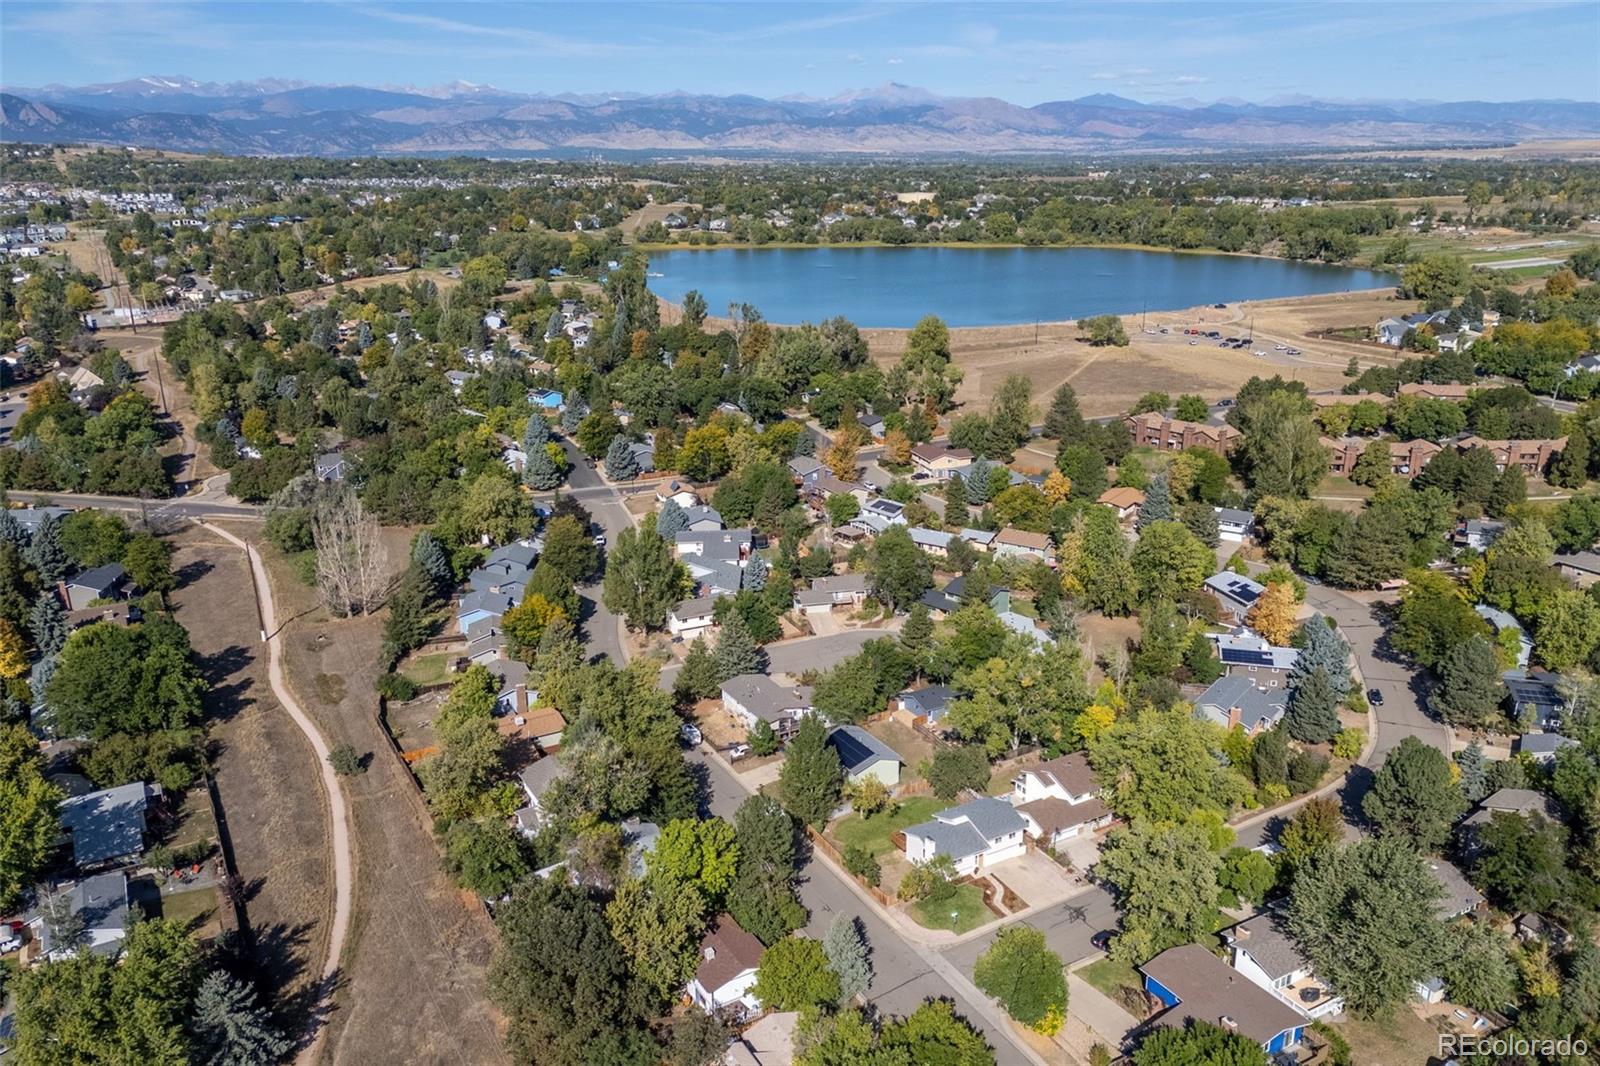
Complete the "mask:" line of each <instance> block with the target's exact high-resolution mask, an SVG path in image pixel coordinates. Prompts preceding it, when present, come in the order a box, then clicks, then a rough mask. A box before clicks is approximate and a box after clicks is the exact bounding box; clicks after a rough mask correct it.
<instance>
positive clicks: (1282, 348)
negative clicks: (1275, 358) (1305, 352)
mask: <svg viewBox="0 0 1600 1066" xmlns="http://www.w3.org/2000/svg"><path fill="white" fill-rule="evenodd" d="M1272 350H1273V351H1275V352H1286V351H1288V350H1289V346H1288V345H1287V344H1274V345H1273V346H1272Z"/></svg>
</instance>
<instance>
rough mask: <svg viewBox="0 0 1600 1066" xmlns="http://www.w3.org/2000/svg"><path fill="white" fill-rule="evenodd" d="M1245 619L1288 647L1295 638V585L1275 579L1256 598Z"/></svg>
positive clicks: (1279, 644) (1275, 642)
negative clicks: (1259, 596) (1258, 597)
mask: <svg viewBox="0 0 1600 1066" xmlns="http://www.w3.org/2000/svg"><path fill="white" fill-rule="evenodd" d="M1245 620H1246V621H1247V622H1248V623H1249V624H1250V628H1251V629H1254V630H1255V631H1256V632H1257V633H1260V634H1261V635H1262V636H1263V637H1266V638H1267V640H1269V641H1271V642H1272V643H1273V644H1276V645H1278V646H1280V647H1287V646H1288V645H1289V642H1290V640H1292V639H1293V638H1294V629H1295V602H1294V586H1293V585H1290V584H1289V583H1288V582H1285V581H1274V582H1272V583H1270V584H1268V585H1267V590H1266V591H1265V592H1263V593H1262V594H1261V598H1260V599H1258V600H1256V603H1255V606H1254V607H1252V608H1250V613H1249V614H1248V615H1247V616H1246V618H1245Z"/></svg>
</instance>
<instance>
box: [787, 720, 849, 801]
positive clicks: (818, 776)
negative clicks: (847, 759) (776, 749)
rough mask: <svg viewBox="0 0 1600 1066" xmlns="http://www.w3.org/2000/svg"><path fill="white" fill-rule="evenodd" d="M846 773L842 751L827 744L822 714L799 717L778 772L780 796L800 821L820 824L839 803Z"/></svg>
mask: <svg viewBox="0 0 1600 1066" xmlns="http://www.w3.org/2000/svg"><path fill="white" fill-rule="evenodd" d="M843 775H844V771H843V769H842V768H841V767H840V765H839V753H838V751H836V750H835V749H833V748H831V747H829V746H828V739H827V727H826V726H824V725H823V724H822V719H821V717H819V716H818V715H815V714H808V715H806V716H805V717H804V718H802V719H800V727H799V729H797V730H796V731H795V734H794V736H793V737H792V738H790V740H789V744H788V747H787V748H786V749H785V751H784V758H783V770H782V771H781V772H780V773H779V774H778V798H779V799H780V800H782V801H783V805H784V807H785V808H786V809H787V810H788V812H789V813H790V814H792V815H794V816H795V818H797V819H798V820H799V821H801V822H803V823H805V824H806V825H809V826H813V827H817V828H820V827H821V826H822V825H823V824H824V823H825V822H827V820H828V816H829V815H831V814H832V813H833V809H834V808H835V807H837V806H838V805H839V790H840V785H841V780H842V778H843Z"/></svg>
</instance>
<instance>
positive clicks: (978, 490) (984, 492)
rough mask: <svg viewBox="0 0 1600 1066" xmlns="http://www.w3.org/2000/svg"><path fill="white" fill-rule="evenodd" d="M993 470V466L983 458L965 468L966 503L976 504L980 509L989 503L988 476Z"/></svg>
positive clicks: (980, 457) (975, 460)
mask: <svg viewBox="0 0 1600 1066" xmlns="http://www.w3.org/2000/svg"><path fill="white" fill-rule="evenodd" d="M993 470H994V464H993V463H991V462H989V460H987V459H985V458H984V457H983V456H981V455H980V456H978V457H977V458H976V459H974V460H972V465H971V466H969V467H967V478H966V488H967V502H968V503H975V504H978V505H979V506H980V507H981V506H982V505H983V504H986V503H988V502H989V497H990V496H991V495H992V493H991V491H990V489H991V486H990V484H989V475H990V473H991V472H993Z"/></svg>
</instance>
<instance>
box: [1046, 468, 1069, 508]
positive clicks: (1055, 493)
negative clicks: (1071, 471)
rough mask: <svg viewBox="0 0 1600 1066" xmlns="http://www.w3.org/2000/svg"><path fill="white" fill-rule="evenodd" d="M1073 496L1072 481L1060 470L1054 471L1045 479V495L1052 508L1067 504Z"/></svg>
mask: <svg viewBox="0 0 1600 1066" xmlns="http://www.w3.org/2000/svg"><path fill="white" fill-rule="evenodd" d="M1071 494H1072V479H1071V478H1069V477H1068V476H1067V475H1065V474H1063V473H1062V472H1061V471H1060V470H1056V469H1052V470H1051V471H1050V473H1049V474H1048V475H1047V476H1046V477H1045V479H1044V495H1045V498H1046V499H1047V500H1049V501H1050V506H1052V507H1054V506H1055V505H1056V504H1060V503H1066V502H1067V497H1068V496H1070V495H1071Z"/></svg>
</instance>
